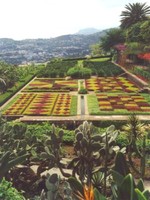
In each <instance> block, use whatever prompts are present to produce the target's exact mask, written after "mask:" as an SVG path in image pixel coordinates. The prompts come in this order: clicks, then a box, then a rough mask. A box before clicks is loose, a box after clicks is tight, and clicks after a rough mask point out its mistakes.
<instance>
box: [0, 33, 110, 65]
mask: <svg viewBox="0 0 150 200" xmlns="http://www.w3.org/2000/svg"><path fill="white" fill-rule="evenodd" d="M105 32H106V30H103V31H101V32H97V33H94V34H90V35H80V34H73V35H62V36H59V37H55V38H50V39H26V40H19V41H17V40H13V39H7V38H2V39H0V60H3V61H5V62H7V63H11V64H25V63H29V62H34V63H37V62H45V61H48V60H49V59H50V58H53V57H79V56H85V55H87V54H89V46H90V45H92V44H95V43H97V42H99V41H100V37H102V36H103V35H104V34H105Z"/></svg>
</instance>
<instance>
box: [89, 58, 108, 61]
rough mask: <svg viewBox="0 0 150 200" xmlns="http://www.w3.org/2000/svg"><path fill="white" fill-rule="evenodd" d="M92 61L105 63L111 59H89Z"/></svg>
mask: <svg viewBox="0 0 150 200" xmlns="http://www.w3.org/2000/svg"><path fill="white" fill-rule="evenodd" d="M89 60H90V61H93V62H104V61H109V60H110V58H93V59H89Z"/></svg>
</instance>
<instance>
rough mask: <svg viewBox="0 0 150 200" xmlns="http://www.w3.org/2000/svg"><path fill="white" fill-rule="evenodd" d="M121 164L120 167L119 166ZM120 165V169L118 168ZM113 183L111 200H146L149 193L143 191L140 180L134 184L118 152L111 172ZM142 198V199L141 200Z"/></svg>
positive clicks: (122, 156) (121, 154)
mask: <svg viewBox="0 0 150 200" xmlns="http://www.w3.org/2000/svg"><path fill="white" fill-rule="evenodd" d="M120 163H121V165H120ZM119 165H120V168H118V166H119ZM111 173H112V177H113V182H112V186H111V188H112V193H113V200H127V199H128V200H144V199H145V200H148V199H149V195H150V193H149V191H148V190H145V189H144V184H143V181H142V179H140V180H139V181H138V183H137V184H135V181H134V178H133V176H132V174H131V173H130V171H129V169H128V167H127V162H126V160H125V156H124V154H123V153H121V152H119V153H118V154H117V156H116V161H115V167H114V169H113V170H112V171H111ZM142 198H143V199H142Z"/></svg>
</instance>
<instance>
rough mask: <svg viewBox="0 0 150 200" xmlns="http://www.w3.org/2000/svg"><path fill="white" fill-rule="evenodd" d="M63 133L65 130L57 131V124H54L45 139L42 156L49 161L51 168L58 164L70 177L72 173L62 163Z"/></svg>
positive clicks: (63, 173) (63, 172)
mask: <svg viewBox="0 0 150 200" xmlns="http://www.w3.org/2000/svg"><path fill="white" fill-rule="evenodd" d="M63 134H64V132H63V130H59V132H58V133H57V131H56V127H55V125H54V124H53V125H52V131H51V132H50V134H49V138H48V139H47V140H46V141H45V151H44V152H42V153H41V158H42V159H46V160H48V161H49V168H53V167H55V166H57V167H58V168H59V169H60V171H61V173H62V175H63V176H65V177H69V176H71V174H69V173H66V172H65V171H64V170H63V165H62V163H61V162H62V142H63Z"/></svg>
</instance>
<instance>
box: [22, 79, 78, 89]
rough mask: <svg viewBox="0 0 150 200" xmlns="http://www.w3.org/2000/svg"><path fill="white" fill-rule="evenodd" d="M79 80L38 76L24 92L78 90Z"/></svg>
mask: <svg viewBox="0 0 150 200" xmlns="http://www.w3.org/2000/svg"><path fill="white" fill-rule="evenodd" d="M77 89H78V82H77V80H65V79H50V78H36V79H34V80H33V81H32V82H31V83H30V84H28V85H27V86H26V87H25V89H24V90H23V92H48V91H77Z"/></svg>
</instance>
